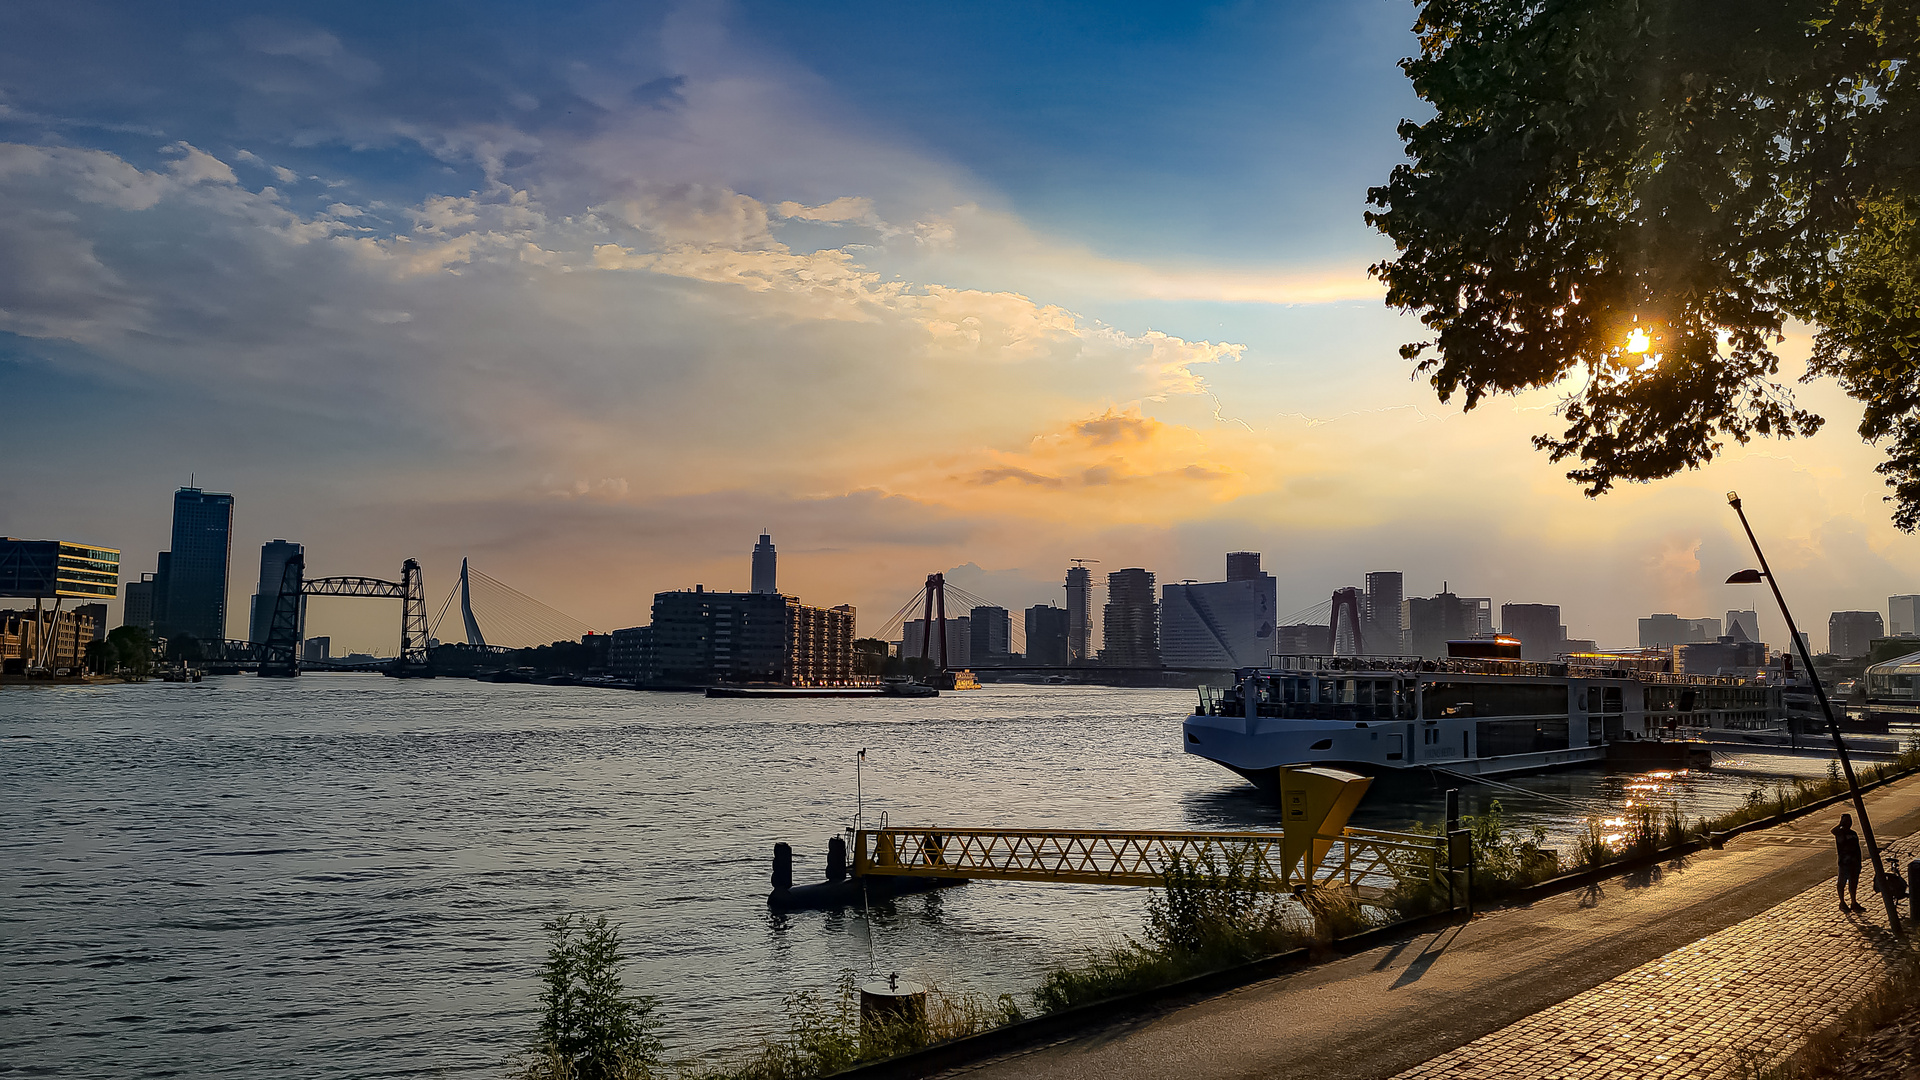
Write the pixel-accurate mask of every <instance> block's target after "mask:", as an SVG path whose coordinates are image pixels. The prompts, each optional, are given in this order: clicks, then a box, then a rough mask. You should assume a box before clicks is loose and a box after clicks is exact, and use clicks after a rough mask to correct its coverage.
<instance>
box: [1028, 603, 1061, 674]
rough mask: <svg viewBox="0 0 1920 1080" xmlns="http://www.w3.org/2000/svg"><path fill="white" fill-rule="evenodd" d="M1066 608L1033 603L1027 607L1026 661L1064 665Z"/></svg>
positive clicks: (1034, 664)
mask: <svg viewBox="0 0 1920 1080" xmlns="http://www.w3.org/2000/svg"><path fill="white" fill-rule="evenodd" d="M1069 655H1071V654H1070V653H1068V651H1067V609H1066V608H1058V607H1054V606H1053V605H1051V604H1035V605H1034V606H1033V607H1030V608H1028V609H1027V663H1029V664H1031V665H1033V666H1035V667H1066V666H1067V658H1068V657H1069Z"/></svg>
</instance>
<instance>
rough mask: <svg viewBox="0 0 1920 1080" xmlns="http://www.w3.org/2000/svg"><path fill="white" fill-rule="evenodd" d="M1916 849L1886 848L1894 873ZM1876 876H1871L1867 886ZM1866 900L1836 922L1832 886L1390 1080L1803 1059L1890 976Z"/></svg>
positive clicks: (1571, 1079)
mask: <svg viewBox="0 0 1920 1080" xmlns="http://www.w3.org/2000/svg"><path fill="white" fill-rule="evenodd" d="M1917 840H1920V834H1916V836H1914V837H1908V838H1907V839H1905V840H1903V841H1901V842H1900V843H1898V844H1897V845H1893V846H1892V850H1893V852H1894V854H1895V857H1897V858H1898V859H1899V862H1898V863H1897V864H1896V865H1900V866H1903V867H1904V866H1905V865H1906V861H1907V860H1908V859H1911V858H1913V857H1914V852H1915V851H1916V849H1917V848H1920V844H1917V843H1916V841H1917ZM1872 876H1873V870H1872V867H1871V866H1869V867H1868V868H1867V873H1866V874H1865V875H1864V878H1865V879H1866V880H1863V881H1862V885H1868V884H1869V883H1870V881H1871V879H1872ZM1862 894H1863V895H1862V897H1861V904H1862V905H1863V906H1870V910H1869V912H1868V914H1867V915H1858V914H1846V913H1843V912H1841V911H1840V908H1839V904H1838V902H1837V900H1836V898H1835V894H1834V886H1833V882H1831V881H1828V882H1826V883H1824V884H1821V885H1819V886H1816V887H1814V888H1811V889H1808V890H1807V891H1805V892H1803V893H1801V894H1800V895H1798V896H1796V897H1794V898H1793V899H1791V900H1788V901H1787V902H1785V903H1783V904H1780V905H1779V906H1777V907H1774V908H1772V909H1771V910H1769V911H1766V912H1764V913H1762V914H1760V915H1757V916H1755V917H1753V918H1751V919H1748V920H1746V921H1745V922H1742V923H1738V924H1736V925H1734V926H1730V927H1728V928H1727V929H1725V930H1722V931H1720V932H1719V933H1716V934H1712V935H1709V936H1707V937H1704V938H1701V939H1700V940H1699V941H1696V942H1694V943H1693V944H1691V945H1687V946H1684V947H1682V948H1679V949H1675V950H1674V951H1673V952H1670V953H1668V954H1667V955H1665V956H1662V957H1661V958H1659V959H1658V960H1654V961H1652V962H1651V963H1647V964H1643V965H1641V966H1640V967H1637V968H1635V969H1633V970H1632V971H1629V972H1626V973H1625V974H1623V975H1620V976H1619V977H1617V978H1614V979H1611V980H1609V981H1607V982H1604V983H1602V984H1600V985H1599V986H1596V987H1594V988H1593V989H1591V990H1588V991H1586V992H1584V993H1581V994H1577V995H1575V996H1573V997H1571V998H1568V999H1567V1000H1566V1001H1563V1002H1561V1003H1560V1004H1558V1005H1555V1006H1553V1007H1551V1008H1548V1009H1545V1010H1542V1011H1541V1012H1538V1013H1535V1014H1534V1015H1532V1016H1530V1017H1527V1018H1526V1019H1524V1020H1521V1021H1520V1022H1518V1023H1515V1024H1512V1025H1510V1026H1508V1027H1505V1028H1502V1029H1500V1030H1499V1031H1496V1032H1493V1033H1492V1034H1490V1035H1485V1036H1482V1037H1481V1038H1479V1039H1476V1040H1474V1041H1473V1042H1471V1043H1468V1044H1467V1045H1465V1046H1462V1047H1460V1048H1459V1049H1457V1050H1454V1051H1452V1052H1450V1053H1447V1054H1443V1055H1441V1056H1440V1057H1437V1058H1434V1059H1433V1060H1432V1061H1429V1062H1427V1063H1425V1064H1424V1065H1420V1066H1417V1067H1415V1068H1412V1069H1408V1070H1407V1071H1405V1072H1403V1073H1400V1074H1399V1075H1398V1076H1397V1077H1395V1080H1492V1078H1495V1077H1500V1078H1506V1077H1528V1078H1530V1080H1576V1078H1579V1080H1584V1078H1588V1077H1595V1078H1597V1077H1606V1078H1609V1080H1613V1078H1624V1077H1636V1078H1641V1080H1654V1078H1656V1077H1689V1078H1692V1077H1702V1078H1711V1077H1738V1076H1741V1075H1743V1073H1745V1072H1749V1071H1751V1070H1752V1068H1753V1067H1755V1066H1762V1065H1766V1064H1770V1063H1773V1062H1775V1061H1778V1060H1779V1059H1780V1058H1782V1057H1783V1056H1785V1055H1786V1054H1787V1053H1789V1052H1791V1051H1793V1050H1794V1049H1796V1048H1798V1047H1799V1046H1800V1044H1801V1043H1802V1042H1804V1041H1805V1040H1806V1038H1807V1037H1808V1036H1809V1035H1811V1034H1812V1033H1813V1032H1815V1031H1817V1030H1819V1029H1820V1028H1822V1027H1825V1026H1826V1025H1827V1024H1828V1023H1830V1022H1831V1021H1833V1020H1834V1019H1836V1018H1837V1017H1839V1016H1840V1015H1841V1014H1842V1013H1844V1012H1845V1011H1846V1010H1848V1009H1849V1008H1851V1007H1852V1006H1853V1005H1854V1004H1855V1003H1856V1002H1858V1001H1859V1000H1860V998H1861V997H1862V996H1863V995H1865V994H1866V993H1867V992H1868V991H1870V990H1871V989H1873V987H1875V986H1876V985H1878V984H1879V983H1880V982H1881V981H1882V980H1883V978H1884V977H1885V974H1886V972H1887V968H1888V965H1889V963H1890V962H1891V960H1892V958H1893V956H1894V953H1895V950H1896V948H1897V945H1896V944H1895V942H1894V939H1893V938H1892V936H1891V935H1889V934H1888V933H1887V932H1886V930H1885V929H1884V928H1883V927H1882V926H1880V925H1879V924H1878V921H1877V920H1878V919H1884V918H1885V917H1886V916H1885V914H1884V909H1883V908H1882V906H1881V900H1880V896H1879V894H1877V893H1870V892H1869V891H1868V890H1867V889H1865V888H1863V889H1862ZM1905 906H1906V905H1904V904H1903V905H1902V908H1903V911H1902V914H1903V915H1904V914H1905V910H1904V908H1905ZM1870 918H1873V919H1875V920H1876V921H1869V919H1870Z"/></svg>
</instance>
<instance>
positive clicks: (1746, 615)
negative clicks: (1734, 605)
mask: <svg viewBox="0 0 1920 1080" xmlns="http://www.w3.org/2000/svg"><path fill="white" fill-rule="evenodd" d="M1726 622H1727V625H1726V631H1727V636H1728V637H1733V636H1734V633H1733V628H1734V627H1736V626H1738V627H1739V628H1740V633H1742V634H1745V635H1746V638H1747V640H1748V641H1763V640H1765V639H1764V638H1762V637H1761V636H1760V613H1759V612H1757V611H1729V612H1727V620H1726Z"/></svg>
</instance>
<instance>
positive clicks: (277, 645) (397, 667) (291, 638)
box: [260, 555, 428, 677]
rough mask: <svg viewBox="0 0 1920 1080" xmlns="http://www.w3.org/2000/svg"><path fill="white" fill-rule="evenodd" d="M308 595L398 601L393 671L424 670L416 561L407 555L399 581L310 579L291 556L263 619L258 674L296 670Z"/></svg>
mask: <svg viewBox="0 0 1920 1080" xmlns="http://www.w3.org/2000/svg"><path fill="white" fill-rule="evenodd" d="M309 596H371V597H382V598H387V599H394V600H399V601H400V656H399V658H398V659H397V660H395V661H394V664H393V668H392V670H393V672H394V674H397V675H424V674H426V673H427V670H428V667H427V596H426V585H425V583H424V582H423V580H422V578H421V574H420V563H419V562H418V561H417V560H414V559H408V560H407V561H406V562H405V563H403V564H401V567H400V580H399V581H388V580H386V579H385V578H371V577H356V576H351V575H348V576H340V577H323V578H314V579H312V580H310V581H309V580H307V579H306V557H305V556H304V555H294V556H292V557H291V558H289V559H288V560H287V566H286V569H285V570H284V571H283V572H282V574H281V577H280V592H279V593H278V595H276V596H275V597H274V602H273V619H272V621H271V622H269V623H268V624H267V640H266V642H265V644H263V645H262V646H261V647H260V674H262V675H266V676H279V677H289V676H294V675H298V674H300V642H301V640H302V636H303V634H304V631H305V627H303V626H302V616H303V614H304V612H305V604H304V602H303V601H304V598H306V597H309Z"/></svg>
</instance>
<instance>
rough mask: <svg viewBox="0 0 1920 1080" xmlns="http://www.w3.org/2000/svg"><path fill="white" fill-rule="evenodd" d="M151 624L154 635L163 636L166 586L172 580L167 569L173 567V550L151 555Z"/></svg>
mask: <svg viewBox="0 0 1920 1080" xmlns="http://www.w3.org/2000/svg"><path fill="white" fill-rule="evenodd" d="M153 566H154V571H153V625H151V626H149V627H148V629H149V630H152V631H153V633H154V636H155V637H165V636H166V635H165V633H164V631H163V630H162V627H164V626H166V625H167V586H168V585H169V584H170V583H171V581H172V575H171V574H169V573H168V570H170V569H172V567H173V552H171V551H162V552H160V553H159V554H158V555H155V556H154V557H153Z"/></svg>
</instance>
